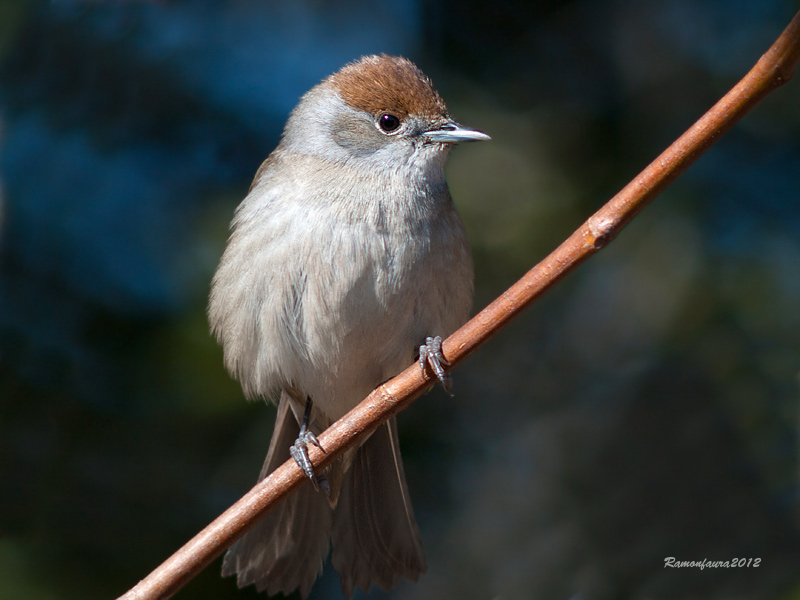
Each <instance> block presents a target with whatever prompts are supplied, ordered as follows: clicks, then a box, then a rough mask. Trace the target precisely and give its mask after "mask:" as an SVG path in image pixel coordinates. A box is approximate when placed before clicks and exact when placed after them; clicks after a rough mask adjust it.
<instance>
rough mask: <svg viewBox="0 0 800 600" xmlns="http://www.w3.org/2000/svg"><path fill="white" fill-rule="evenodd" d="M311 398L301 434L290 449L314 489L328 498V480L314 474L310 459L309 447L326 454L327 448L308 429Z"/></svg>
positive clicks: (304, 414)
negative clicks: (311, 446) (311, 445)
mask: <svg viewBox="0 0 800 600" xmlns="http://www.w3.org/2000/svg"><path fill="white" fill-rule="evenodd" d="M312 404H313V402H311V398H310V397H307V398H306V409H305V412H303V422H302V423H301V424H300V433H299V435H298V436H297V439H296V440H295V442H294V444H292V446H291V447H290V448H289V454H291V455H292V458H293V459H294V462H296V463H297V466H298V467H300V468H301V469H302V470H303V473H305V474H306V477H308V478H309V479H310V480H311V484H312V485H313V486H314V489H315V490H317V491H319V490H320V488H321V489H322V491H323V492H325V495H326V496H330V493H331V488H330V485H329V484H328V478H327V477H325V476H324V475H317V474H316V473H314V465H312V464H311V459H310V458H309V457H308V445H309V444H314V445H315V446H316V447H317V448H319V449H320V450H322V451H323V452H325V448H323V447H322V444H320V443H319V440H318V439H317V436H315V435H314V432H313V431H311V429H309V427H308V423H309V420H310V419H311V405H312Z"/></svg>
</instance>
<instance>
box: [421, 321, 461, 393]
mask: <svg viewBox="0 0 800 600" xmlns="http://www.w3.org/2000/svg"><path fill="white" fill-rule="evenodd" d="M419 366H420V369H422V374H423V375H425V367H426V366H430V368H431V369H432V370H433V373H434V375H436V378H437V379H438V380H439V381H440V382H441V383H442V387H443V388H444V391H445V392H447V393H448V394H449V395H451V396H452V395H453V393H452V392H451V390H452V388H453V379H452V377H450V375H448V374H447V373H446V372H445V370H444V368H445V367H449V366H450V363H449V362H448V360H447V359H446V358H445V357H444V354H442V338H440V337H439V336H438V335H437V336H436V337H429V338H425V343H424V344H422V345H421V346H420V347H419Z"/></svg>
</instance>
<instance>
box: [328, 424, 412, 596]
mask: <svg viewBox="0 0 800 600" xmlns="http://www.w3.org/2000/svg"><path fill="white" fill-rule="evenodd" d="M332 538H333V539H332V546H333V550H332V555H331V563H332V564H333V566H334V568H335V569H336V570H337V571H338V572H339V574H340V576H341V579H342V591H343V592H344V594H345V596H347V597H350V596H351V595H352V593H353V590H354V588H355V587H356V586H358V587H360V588H361V589H363V590H365V591H367V590H369V586H370V584H371V583H374V584H376V585H377V586H379V587H381V588H382V589H384V590H388V589H390V588H391V587H393V586H394V585H396V584H397V582H398V580H399V579H400V578H401V577H405V578H407V579H410V580H411V581H416V580H417V578H418V577H419V575H420V574H421V573H424V572H425V570H426V568H427V567H426V563H425V550H424V549H423V547H422V538H421V536H420V533H419V527H418V526H417V522H416V520H415V519H414V511H413V509H412V507H411V500H410V498H409V494H408V486H407V485H406V478H405V473H404V471H403V463H402V460H401V457H400V446H399V444H398V440H397V423H396V422H395V419H394V418H392V419H391V420H389V421H388V422H387V423H386V424H384V425H381V426H380V427H379V428H378V429H377V430H376V431H375V432H374V433H373V434H372V435H371V436H370V438H369V439H368V440H367V441H366V442H364V444H363V445H362V446H361V447H360V448H359V449H358V450H357V451H356V454H355V457H354V459H353V463H352V465H351V466H350V469H349V471H348V472H347V473H346V474H345V476H344V481H343V483H342V491H341V494H340V497H339V503H338V505H337V507H336V509H335V510H334V512H333V530H332Z"/></svg>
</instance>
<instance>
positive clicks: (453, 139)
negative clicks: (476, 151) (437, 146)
mask: <svg viewBox="0 0 800 600" xmlns="http://www.w3.org/2000/svg"><path fill="white" fill-rule="evenodd" d="M422 135H423V136H424V137H426V138H428V139H429V140H431V141H432V142H440V143H442V144H458V143H460V142H480V141H482V140H490V139H492V138H490V137H489V136H488V135H486V134H485V133H483V132H482V131H478V130H477V129H470V128H469V127H464V126H463V125H459V124H458V123H453V122H452V121H450V122H447V123H445V124H444V125H442V126H441V127H437V128H436V129H431V130H430V131H424V132H423V133H422Z"/></svg>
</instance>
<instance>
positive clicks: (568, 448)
mask: <svg viewBox="0 0 800 600" xmlns="http://www.w3.org/2000/svg"><path fill="white" fill-rule="evenodd" d="M334 4H336V5H335V6H334ZM796 9H797V4H796V3H794V2H789V1H780V0H769V1H764V2H758V3H755V2H728V1H723V0H716V1H715V0H705V1H700V0H694V1H691V0H683V1H681V0H677V1H676V0H657V1H655V2H649V3H638V2H633V1H631V0H616V1H614V0H602V1H595V2H589V1H572V2H565V1H553V0H551V1H549V2H539V3H535V4H534V3H527V2H523V1H522V0H505V1H500V2H491V3H484V2H464V1H461V2H454V1H453V0H419V1H416V2H415V1H413V0H400V2H393V3H389V2H381V1H377V0H376V1H375V2H371V3H370V2H344V3H322V2H311V1H304V2H294V3H288V2H287V3H276V2H257V1H246V0H245V1H233V2H227V3H217V2H212V1H210V0H208V1H195V2H191V3H190V2H172V1H164V2H153V3H150V2H140V1H133V0H131V1H125V2H87V1H82V2H78V1H68V0H61V1H58V2H48V3H40V2H33V1H21V0H17V1H7V2H4V3H3V4H2V5H0V252H2V254H1V255H0V597H3V598H6V597H7V598H21V599H43V600H44V599H50V598H76V599H77V598H80V599H86V598H109V597H115V596H116V595H119V594H121V593H122V592H124V591H125V590H126V589H127V588H128V587H130V586H132V585H133V584H134V583H135V582H136V581H138V580H139V579H140V578H142V577H143V576H144V575H146V574H147V573H148V572H149V571H150V570H151V569H152V568H154V567H155V566H156V565H157V564H158V563H159V562H161V561H162V560H163V559H165V558H166V557H167V556H168V555H169V554H171V553H172V552H173V551H174V550H175V549H177V548H178V547H179V546H180V545H181V544H182V543H183V542H185V541H186V540H187V539H189V537H191V536H192V535H193V534H194V533H195V532H197V531H199V530H200V529H201V528H202V527H203V526H205V524H207V523H208V522H209V521H210V520H211V519H213V518H214V517H215V516H216V515H217V514H219V513H220V512H221V511H222V510H224V509H225V508H227V507H228V506H229V505H230V504H231V503H233V502H234V501H235V500H236V499H237V498H238V497H239V496H240V495H241V494H242V493H244V492H245V491H246V490H247V489H248V488H249V486H250V485H251V484H252V483H253V482H254V481H255V477H256V475H257V473H258V470H259V468H260V464H261V460H262V459H263V455H264V454H265V452H266V449H267V445H268V439H269V434H270V432H271V421H272V418H273V414H274V411H273V409H272V408H271V407H265V406H264V405H263V404H260V403H252V404H248V403H245V401H244V400H243V398H242V395H241V392H240V390H239V387H238V385H237V384H236V383H235V382H232V381H231V380H230V379H229V378H228V376H227V374H226V373H225V371H224V369H223V367H222V357H221V352H220V350H219V349H218V348H217V346H216V344H215V343H214V342H213V340H212V339H211V338H210V336H209V335H208V333H207V325H206V321H205V314H204V310H205V302H206V296H207V292H208V284H209V281H210V279H211V276H212V274H213V271H214V268H215V267H216V263H217V261H218V259H219V256H220V254H221V252H222V248H223V245H224V241H225V238H226V236H227V228H228V223H229V221H230V218H231V216H232V212H233V209H234V207H235V206H236V204H237V203H238V202H239V201H240V200H241V198H243V197H244V195H245V193H246V191H247V188H248V186H249V183H250V180H251V178H252V175H253V174H254V172H255V170H256V168H257V167H258V165H259V163H260V161H261V160H263V158H264V157H266V155H267V154H268V153H269V152H270V151H271V150H272V148H273V147H274V146H275V144H276V143H277V141H278V137H279V135H280V131H281V129H282V127H283V123H284V122H285V119H286V116H287V114H288V112H289V110H291V108H292V107H293V106H294V104H295V103H296V102H297V99H298V98H299V96H300V95H302V94H303V93H304V92H305V91H306V90H308V89H309V88H310V87H312V86H313V85H314V84H315V83H317V82H318V81H319V80H320V79H322V78H323V77H325V76H326V75H328V74H330V73H331V72H333V71H335V70H337V69H338V68H339V67H341V66H342V65H343V64H345V63H346V62H348V61H351V60H354V59H356V58H358V57H359V56H360V55H363V54H367V53H373V52H388V53H398V54H404V55H406V56H408V57H410V58H412V59H413V60H415V61H416V62H417V63H418V64H419V65H420V66H421V67H422V69H423V70H424V71H426V72H427V73H428V74H429V75H430V76H431V77H432V78H433V79H434V81H435V83H436V85H437V87H438V88H439V90H440V92H441V93H442V94H443V96H444V98H445V100H446V101H447V102H448V105H449V107H450V109H451V112H452V113H453V114H454V116H455V117H456V118H457V119H458V120H459V121H461V122H463V123H465V124H468V125H471V126H474V127H477V128H480V129H483V130H485V131H487V132H488V133H490V134H491V135H492V137H493V140H492V141H491V142H489V143H485V144H476V145H470V146H469V147H465V148H459V149H457V150H456V151H455V152H454V153H453V156H452V158H451V161H450V165H449V168H448V179H449V181H450V185H451V190H452V192H453V196H454V198H455V200H456V204H458V206H459V208H460V210H461V212H462V214H463V216H464V220H465V222H466V224H467V227H468V230H469V236H470V240H471V243H472V245H473V252H474V254H475V259H476V269H477V285H478V290H477V293H476V305H475V306H476V310H477V309H479V308H481V307H483V306H484V305H485V304H486V303H487V302H489V301H490V300H491V299H492V298H494V297H495V296H496V295H497V294H499V293H500V292H502V290H504V289H505V288H506V287H508V286H509V285H510V284H511V283H512V282H513V281H515V280H516V279H517V278H518V277H520V276H521V275H522V274H523V273H524V271H525V270H527V269H528V268H529V267H530V266H532V265H533V264H535V263H536V262H537V261H538V260H539V259H541V258H542V257H543V256H544V255H545V254H546V253H547V252H549V251H550V250H551V249H552V248H554V247H555V246H556V245H557V244H558V243H559V242H560V241H561V240H562V239H563V238H565V237H566V236H567V235H568V234H569V233H570V232H571V231H572V230H573V229H575V228H576V227H577V226H578V225H579V224H580V223H581V222H582V221H583V220H585V219H586V218H587V217H588V216H589V215H590V214H591V213H592V212H593V211H594V210H595V209H596V208H597V207H599V206H600V205H601V204H602V203H603V202H604V201H605V200H606V199H607V198H608V197H610V196H611V195H613V194H614V193H615V192H616V191H617V190H618V189H619V188H621V187H622V186H623V185H624V184H625V183H627V181H628V180H629V179H630V178H631V177H633V176H634V175H635V174H636V173H637V172H638V171H639V170H640V169H641V168H643V167H644V166H645V165H646V164H647V163H648V162H649V161H650V160H652V159H653V158H654V157H655V156H656V155H657V154H658V153H659V152H660V151H661V150H662V149H663V148H664V147H666V145H667V144H668V143H670V142H671V141H672V140H673V139H674V138H675V137H677V136H678V135H679V134H680V133H682V132H683V131H684V130H685V129H686V128H687V127H688V126H689V125H690V124H691V123H692V122H693V120H695V119H696V118H697V117H698V116H700V115H701V114H702V113H703V112H704V111H705V110H706V109H707V108H708V107H709V106H711V104H713V102H715V101H716V99H717V98H719V97H720V96H721V95H722V94H723V93H724V92H726V91H727V90H728V89H729V88H730V87H731V86H732V85H733V84H734V83H735V82H736V81H737V80H738V78H739V77H741V76H742V75H743V74H744V73H745V72H746V71H747V70H748V69H749V68H750V67H751V66H752V65H753V64H754V62H755V61H756V60H757V59H758V57H759V56H760V55H761V54H762V53H763V52H764V51H765V50H766V48H767V47H768V46H769V45H770V44H771V43H772V41H773V40H774V38H775V37H777V35H778V34H779V33H780V31H781V30H782V29H783V27H784V26H785V25H786V24H787V23H788V22H789V20H790V18H791V17H792V15H793V13H794V11H795V10H796ZM798 306H800V83H798V82H792V83H790V84H789V85H788V86H787V87H785V88H784V89H781V90H779V91H778V92H776V93H775V94H774V95H773V96H771V97H770V98H768V99H767V100H766V101H765V102H763V103H761V104H760V105H759V106H757V107H756V109H755V110H754V111H753V113H752V114H751V115H749V116H748V117H746V118H745V119H744V120H743V121H742V122H741V123H740V124H738V125H737V126H736V127H735V128H734V129H733V130H732V131H731V132H730V133H729V134H727V135H726V136H725V137H724V138H722V139H721V140H720V141H719V142H718V143H717V145H716V146H714V147H713V148H712V149H711V150H710V151H709V152H708V154H707V155H706V156H704V157H703V158H701V159H700V160H699V161H698V162H697V163H696V164H695V165H694V166H692V167H691V169H690V170H689V171H688V172H687V173H686V174H685V175H684V176H683V177H682V178H681V179H680V180H678V181H677V182H676V183H675V184H674V185H673V186H672V187H670V188H669V189H668V190H667V191H666V192H665V193H664V194H663V195H662V196H661V197H660V198H658V200H656V202H655V203H654V204H653V205H652V206H650V207H648V209H647V210H646V211H645V212H644V213H642V214H641V215H640V216H639V217H638V218H637V219H636V220H635V221H633V222H632V223H631V225H630V226H629V227H628V228H627V229H626V231H625V232H624V233H623V234H622V235H621V236H620V237H619V238H618V239H617V240H616V241H615V242H614V243H613V244H612V245H611V246H609V248H608V249H606V250H604V251H603V252H601V253H600V254H599V255H598V256H597V257H595V258H593V259H592V260H591V261H589V262H588V263H586V264H585V265H583V266H582V267H581V268H580V269H579V270H578V271H576V272H575V273H573V274H572V275H571V276H570V277H569V278H568V279H567V280H566V281H565V282H564V284H563V285H561V286H559V288H558V289H557V290H555V291H554V292H551V293H550V294H549V295H548V296H547V297H546V298H545V299H544V300H543V301H542V302H540V303H539V304H537V305H535V306H534V307H533V308H532V309H531V310H530V311H529V312H528V313H527V314H526V315H525V316H523V317H522V318H521V319H519V320H518V321H516V322H515V323H514V324H513V325H512V326H511V327H509V328H507V329H506V330H504V331H503V332H502V333H501V334H500V335H499V336H497V338H496V339H494V340H493V341H492V342H490V343H489V344H488V345H487V346H485V347H484V348H483V349H482V350H481V351H480V352H478V353H477V354H475V355H474V356H473V357H472V358H470V359H469V361H468V362H467V363H466V367H462V368H459V369H457V370H456V372H455V374H454V375H455V392H456V397H455V398H454V399H450V398H447V397H445V396H444V395H443V394H441V392H439V391H436V392H434V393H432V394H429V395H427V396H425V397H423V398H422V399H420V400H419V401H418V402H417V403H416V404H415V405H414V406H413V407H412V408H411V409H410V410H408V411H406V412H405V413H404V414H403V415H401V417H400V427H401V434H402V436H403V447H404V454H405V456H406V472H407V475H408V478H409V482H410V487H411V494H412V497H413V498H414V503H415V509H416V512H417V516H418V518H419V521H420V525H421V528H422V534H423V538H424V540H425V543H426V549H427V551H428V556H429V572H428V573H427V574H426V575H425V576H424V577H423V578H422V579H421V580H420V582H419V583H418V584H416V585H413V584H410V583H407V582H405V583H403V584H401V585H400V586H399V587H398V588H397V589H396V590H395V591H394V592H393V593H392V594H391V597H393V598H423V599H424V598H454V597H458V598H481V599H483V598H491V597H495V596H498V595H501V596H502V597H505V598H533V597H535V598H570V597H572V598H581V599H584V598H585V599H589V598H601V599H604V598H621V597H629V598H686V597H703V598H729V597H733V596H736V597H743V598H766V597H780V598H785V597H792V596H793V595H796V594H798V593H800V575H798V571H797V565H798V564H799V562H798V561H800V535H798V514H799V513H798V510H799V509H800V503H799V502H798V472H800V471H799V470H798V448H800V446H799V445H798V442H799V441H798V436H797V424H798V422H800V421H798V417H799V416H800V415H798V410H797V408H798V383H799V382H800V380H799V379H798V374H799V373H800V311H798ZM668 556H674V557H676V558H677V559H678V560H702V559H704V558H706V559H708V560H730V559H733V558H742V557H744V558H761V564H760V566H759V567H758V568H752V567H751V568H735V569H704V570H702V571H701V570H699V569H665V568H664V558H665V557H668ZM312 596H313V597H318V598H327V597H334V598H335V597H339V596H340V594H339V592H338V579H337V577H336V575H335V573H333V572H332V571H331V570H330V569H329V568H328V569H326V573H325V575H324V577H323V578H322V580H321V581H320V582H319V583H318V584H317V585H316V587H315V588H314V592H313V594H312ZM371 596H375V597H383V596H384V595H383V594H382V593H380V592H373V594H371ZM178 597H185V598H212V597H214V598H223V597H225V598H248V597H250V598H252V597H255V594H254V593H253V592H252V590H244V591H237V590H236V588H235V585H234V582H233V581H231V580H222V579H220V577H219V564H218V563H215V564H214V565H213V566H212V567H211V568H209V569H207V570H206V571H205V572H204V573H202V574H201V575H200V576H199V577H198V578H197V579H196V580H195V581H193V582H192V583H190V584H189V586H188V588H187V589H185V590H184V591H183V592H181V594H179V596H178Z"/></svg>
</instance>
